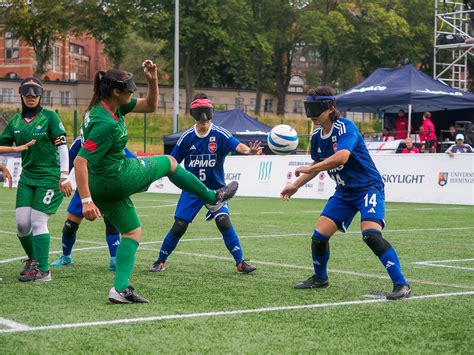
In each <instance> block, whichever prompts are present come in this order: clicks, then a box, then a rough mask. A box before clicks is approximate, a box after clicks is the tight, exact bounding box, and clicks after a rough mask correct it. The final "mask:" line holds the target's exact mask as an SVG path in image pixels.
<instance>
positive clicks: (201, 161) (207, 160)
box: [188, 154, 217, 168]
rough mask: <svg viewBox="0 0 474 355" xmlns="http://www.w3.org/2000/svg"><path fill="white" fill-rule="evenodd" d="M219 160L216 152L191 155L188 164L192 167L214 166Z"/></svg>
mask: <svg viewBox="0 0 474 355" xmlns="http://www.w3.org/2000/svg"><path fill="white" fill-rule="evenodd" d="M216 162H217V155H215V154H198V155H190V156H189V163H188V166H189V167H190V168H208V167H209V168H213V167H214V166H215V165H216Z"/></svg>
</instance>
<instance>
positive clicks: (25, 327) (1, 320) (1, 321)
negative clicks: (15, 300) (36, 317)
mask: <svg viewBox="0 0 474 355" xmlns="http://www.w3.org/2000/svg"><path fill="white" fill-rule="evenodd" d="M0 324H2V325H4V326H6V327H8V328H10V329H13V330H28V329H29V328H30V327H29V326H28V325H26V324H21V323H17V322H15V321H12V320H11V319H6V318H2V317H0Z"/></svg>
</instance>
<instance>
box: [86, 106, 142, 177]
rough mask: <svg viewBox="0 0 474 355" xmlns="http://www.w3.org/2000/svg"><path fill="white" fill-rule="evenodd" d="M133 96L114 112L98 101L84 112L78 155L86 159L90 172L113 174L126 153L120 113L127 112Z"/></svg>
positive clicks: (102, 174)
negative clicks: (81, 143)
mask: <svg viewBox="0 0 474 355" xmlns="http://www.w3.org/2000/svg"><path fill="white" fill-rule="evenodd" d="M136 104H137V99H132V100H131V101H130V103H128V104H126V105H122V106H120V107H119V109H118V110H117V112H116V113H113V112H112V111H110V109H109V108H108V107H107V105H105V104H104V103H103V102H99V103H98V104H97V105H95V106H94V107H92V108H91V109H90V111H88V112H86V114H85V115H84V120H83V121H82V127H81V135H82V142H83V145H82V148H81V150H80V151H79V154H78V155H79V156H81V157H83V158H84V159H87V161H88V170H89V174H91V175H101V176H113V177H115V176H117V174H118V173H119V172H120V171H121V170H122V168H123V165H124V162H125V159H126V156H125V153H124V151H123V149H124V148H125V145H126V144H127V141H128V131H127V127H126V126H125V121H124V116H125V115H126V114H127V113H129V112H131V111H132V110H133V109H134V108H135V106H136Z"/></svg>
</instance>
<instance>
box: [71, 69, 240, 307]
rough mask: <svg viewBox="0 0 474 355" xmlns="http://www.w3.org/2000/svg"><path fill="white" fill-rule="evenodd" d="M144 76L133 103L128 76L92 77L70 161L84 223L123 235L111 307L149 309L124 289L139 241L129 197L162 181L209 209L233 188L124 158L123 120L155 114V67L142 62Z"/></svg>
mask: <svg viewBox="0 0 474 355" xmlns="http://www.w3.org/2000/svg"><path fill="white" fill-rule="evenodd" d="M144 72H145V76H146V77H147V79H148V95H147V98H146V99H138V100H137V99H132V98H131V94H132V93H133V92H134V91H135V90H136V85H135V83H134V81H133V78H132V74H131V73H127V72H124V71H121V70H117V69H111V70H109V71H107V72H106V73H103V72H99V73H97V74H96V76H95V80H94V96H93V98H92V101H91V103H90V105H89V110H88V111H87V112H86V114H85V116H84V120H83V122H82V128H81V129H82V135H83V140H84V141H83V147H82V148H81V150H80V151H79V154H78V156H77V158H76V159H75V161H74V167H75V169H76V181H77V186H78V189H79V194H80V196H81V201H82V212H83V215H84V217H85V218H86V219H88V220H91V221H93V220H95V219H96V218H97V217H99V216H101V214H103V215H104V216H105V217H106V218H107V220H109V221H110V222H111V223H112V224H113V225H114V226H116V227H117V229H118V230H119V232H120V233H121V235H122V240H121V242H120V245H119V247H118V250H117V259H116V262H117V263H116V269H115V279H114V287H112V288H111V290H110V292H109V300H110V301H111V302H113V303H148V301H147V300H146V299H145V298H143V297H141V296H139V295H138V294H136V293H135V291H134V289H133V287H131V286H130V284H129V279H130V278H131V275H132V272H133V266H134V264H135V254H136V251H137V248H138V243H139V241H140V238H141V228H140V221H139V219H138V216H137V213H136V211H135V208H134V206H133V203H132V200H131V199H130V196H131V195H133V194H135V193H137V192H142V191H146V190H147V189H148V187H149V186H150V184H151V183H152V182H153V181H155V180H158V179H159V178H161V177H163V176H168V178H169V179H170V180H171V182H173V183H174V184H175V185H176V186H178V187H179V188H181V189H183V190H185V191H189V192H192V193H193V194H195V195H197V196H198V197H199V198H200V199H201V200H203V201H204V202H206V203H208V204H218V203H223V201H225V200H227V199H229V198H231V197H232V196H233V195H234V194H235V192H236V191H237V187H238V184H237V183H236V182H234V183H230V184H229V185H227V186H225V187H223V188H221V189H219V190H216V191H213V190H209V189H208V188H207V187H206V186H205V185H204V184H203V183H202V182H201V181H200V180H199V179H198V178H197V177H196V176H194V175H193V174H191V173H189V172H188V171H186V170H185V169H184V168H182V167H181V166H179V165H178V164H177V163H176V160H175V159H174V158H172V157H170V156H155V157H149V158H143V159H127V158H126V157H125V153H124V151H123V149H124V147H125V144H126V143H127V140H128V133H127V128H126V126H125V123H124V115H126V114H127V113H129V112H149V111H154V110H155V109H156V104H157V101H158V82H157V69H156V65H155V64H153V63H152V62H151V61H145V63H144Z"/></svg>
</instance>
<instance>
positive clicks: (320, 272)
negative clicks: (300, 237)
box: [311, 230, 330, 281]
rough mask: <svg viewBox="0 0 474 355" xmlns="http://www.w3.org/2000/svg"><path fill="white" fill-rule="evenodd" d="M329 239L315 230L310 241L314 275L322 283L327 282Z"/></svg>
mask: <svg viewBox="0 0 474 355" xmlns="http://www.w3.org/2000/svg"><path fill="white" fill-rule="evenodd" d="M329 238H330V237H329V236H327V235H324V234H322V233H319V232H318V231H317V230H315V231H314V233H313V238H312V240H311V254H312V257H313V267H314V273H315V274H316V276H317V277H318V279H320V280H322V281H324V280H327V278H328V271H327V265H328V261H329V256H330V252H329Z"/></svg>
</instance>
